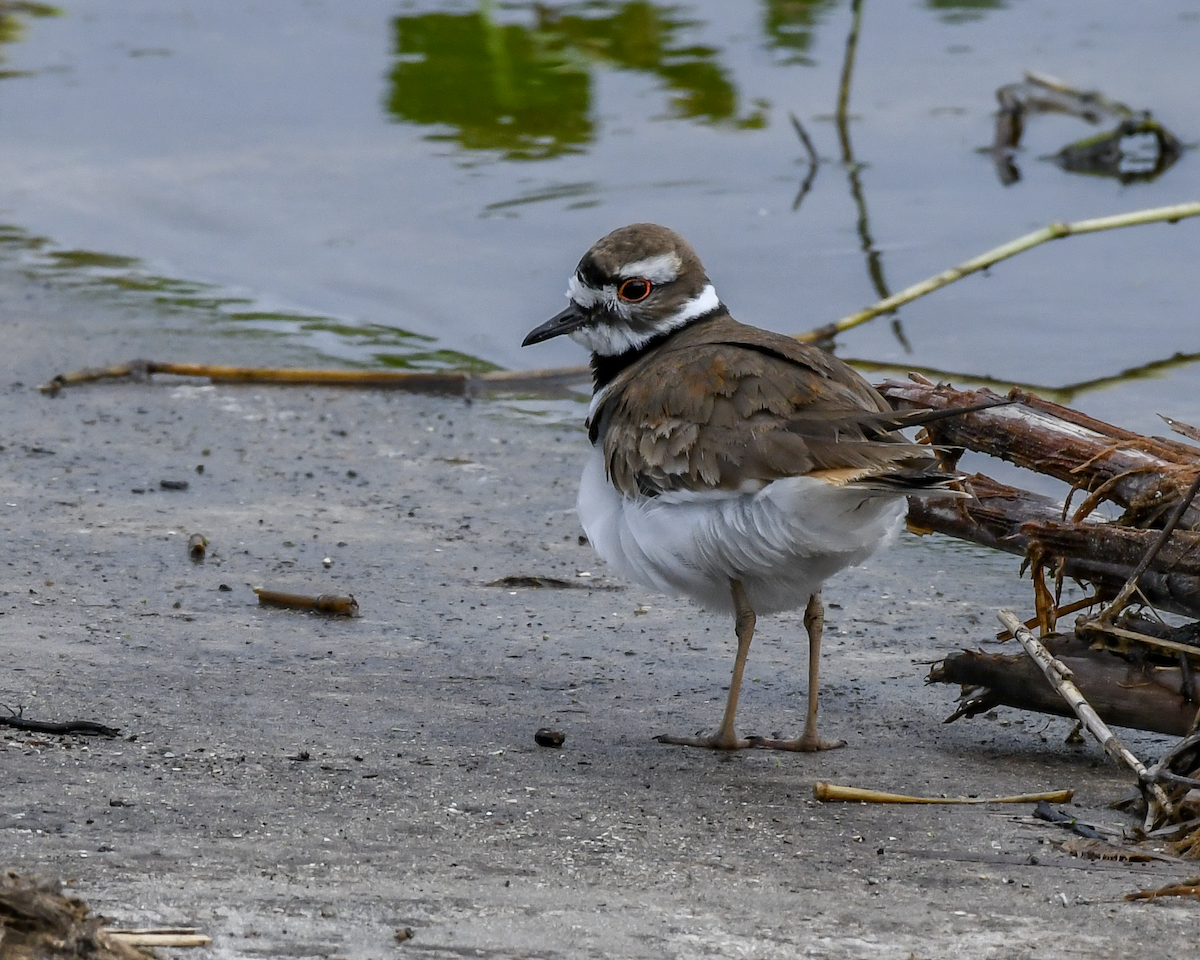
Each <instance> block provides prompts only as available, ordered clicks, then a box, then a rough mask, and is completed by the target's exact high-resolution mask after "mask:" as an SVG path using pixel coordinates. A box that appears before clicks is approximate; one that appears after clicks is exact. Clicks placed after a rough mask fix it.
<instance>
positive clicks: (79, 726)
mask: <svg viewBox="0 0 1200 960" xmlns="http://www.w3.org/2000/svg"><path fill="white" fill-rule="evenodd" d="M22 712H23V711H21V710H17V711H15V712H14V711H12V710H11V709H10V710H9V715H8V716H7V717H6V716H4V715H2V714H0V726H4V727H12V728H13V729H15V730H25V731H27V732H29V733H53V734H65V733H79V734H83V735H84V736H88V737H115V736H118V735H120V733H121V728H120V727H110V726H107V725H106V724H103V723H96V722H95V721H94V720H63V721H55V720H30V719H29V718H27V717H25V716H23V715H22Z"/></svg>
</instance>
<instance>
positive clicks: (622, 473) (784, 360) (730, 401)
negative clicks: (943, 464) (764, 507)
mask: <svg viewBox="0 0 1200 960" xmlns="http://www.w3.org/2000/svg"><path fill="white" fill-rule="evenodd" d="M893 417H894V415H893V414H892V412H891V409H890V408H889V407H888V405H887V403H886V401H885V400H884V399H883V398H882V397H881V396H880V395H879V394H878V393H877V392H876V391H875V389H874V388H873V387H872V386H871V385H870V384H869V383H867V382H866V380H864V379H863V378H862V377H860V376H859V375H858V374H857V373H855V372H854V371H853V370H851V369H850V368H849V367H847V366H846V365H845V364H844V363H842V362H841V361H839V360H837V359H836V358H834V357H831V356H829V355H828V354H826V353H824V352H823V351H821V350H818V349H816V348H814V347H807V346H804V345H802V344H799V343H797V342H796V341H794V340H792V339H790V338H788V337H784V336H781V335H779V334H774V333H770V332H768V331H764V330H759V329H757V328H754V327H747V326H744V325H743V324H739V323H737V322H736V321H734V320H732V319H730V318H728V317H718V318H714V319H713V320H710V321H707V322H705V323H702V324H697V325H696V326H695V327H690V328H687V329H685V330H683V331H680V333H678V334H676V335H675V336H673V337H672V338H671V339H670V340H669V341H668V342H667V343H666V344H664V345H663V346H662V347H661V348H659V349H658V350H654V351H651V352H650V353H649V354H648V355H647V356H645V357H642V358H641V359H639V360H637V361H635V362H634V363H633V364H631V365H630V366H629V367H627V368H626V369H625V370H623V371H622V372H621V374H620V375H618V376H617V377H616V378H615V379H614V380H613V381H612V383H610V384H609V386H608V392H607V394H606V396H605V398H604V400H603V402H602V404H601V406H600V408H599V409H598V410H597V411H595V413H594V415H593V428H592V429H593V431H594V433H595V434H596V435H597V436H598V438H599V440H600V442H602V443H603V445H604V456H605V462H606V465H607V469H608V474H609V477H610V479H611V480H612V482H613V483H614V484H615V486H616V487H617V488H618V489H619V490H620V491H621V492H622V493H624V494H625V495H626V496H636V495H638V494H641V495H643V496H654V495H657V494H659V493H662V492H664V491H668V490H695V489H702V488H709V487H718V488H724V489H746V488H754V487H757V486H761V485H762V484H764V483H767V482H770V481H772V480H777V479H779V478H781V477H786V476H795V475H799V474H807V473H815V474H818V475H821V476H824V477H825V478H826V479H828V480H830V482H834V483H848V482H864V481H869V482H872V483H876V484H878V483H885V484H897V485H900V486H904V485H906V483H907V482H912V483H919V482H920V481H919V480H918V477H925V478H926V479H925V481H924V482H925V483H926V484H928V475H929V473H930V472H931V471H932V472H934V473H935V474H936V472H937V469H936V468H937V463H936V457H935V456H934V454H933V452H932V451H931V450H930V449H929V448H928V447H926V446H921V445H917V444H913V443H909V442H908V441H907V440H905V438H904V437H903V436H901V435H899V434H896V433H891V432H889V431H890V428H891V426H892V425H893V424H892V420H893ZM943 476H944V475H943Z"/></svg>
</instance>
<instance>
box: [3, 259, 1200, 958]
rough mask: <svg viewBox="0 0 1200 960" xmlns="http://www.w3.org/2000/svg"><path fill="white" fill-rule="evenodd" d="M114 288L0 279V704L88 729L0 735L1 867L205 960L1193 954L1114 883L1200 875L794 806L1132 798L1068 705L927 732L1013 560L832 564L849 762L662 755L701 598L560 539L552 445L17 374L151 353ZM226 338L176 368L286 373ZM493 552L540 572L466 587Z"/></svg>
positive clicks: (720, 673) (565, 455) (565, 474)
mask: <svg viewBox="0 0 1200 960" xmlns="http://www.w3.org/2000/svg"><path fill="white" fill-rule="evenodd" d="M105 309H108V308H105V307H104V306H103V305H102V304H100V305H98V304H96V303H92V302H87V301H83V300H80V299H76V298H75V297H74V296H72V295H68V294H63V293H59V292H54V291H46V290H43V289H41V288H36V287H30V286H28V285H27V284H24V283H23V282H22V281H21V280H20V278H14V277H9V278H8V279H7V280H6V281H5V283H4V285H3V290H2V292H0V310H2V311H3V316H4V319H3V323H4V324H5V327H6V329H7V330H8V332H9V340H10V343H9V344H8V349H7V352H6V356H5V357H4V358H3V359H2V360H0V374H2V378H0V397H2V398H3V400H2V403H3V410H4V418H3V423H4V429H3V436H2V438H0V444H2V446H3V449H2V450H0V489H2V496H0V511H2V512H0V517H2V518H3V519H2V521H0V532H2V534H3V551H2V558H0V559H2V562H0V702H3V703H5V704H7V705H9V706H13V707H16V706H22V707H24V710H25V714H26V716H29V717H33V718H37V719H53V720H67V719H90V720H99V721H101V722H104V723H109V724H113V725H117V726H119V727H120V728H121V736H120V738H119V739H115V740H106V739H98V738H86V737H75V736H42V735H36V734H29V733H25V732H19V731H14V730H2V729H0V780H2V781H3V790H2V791H0V855H2V862H0V867H7V868H12V869H15V870H18V871H20V872H25V873H33V872H40V873H43V874H48V875H51V876H58V877H61V878H64V879H68V878H70V879H71V880H72V883H73V892H74V893H76V894H77V895H79V896H82V897H84V898H86V899H87V900H88V901H89V903H91V905H92V906H93V908H94V909H96V910H98V911H101V912H103V913H105V914H106V915H108V916H110V917H113V918H115V919H116V920H118V921H120V922H122V923H126V924H136V925H139V926H142V925H153V924H159V925H165V924H173V925H174V924H188V925H196V926H199V927H200V928H201V929H202V930H203V931H204V932H206V933H208V934H210V935H211V936H212V937H213V946H212V948H211V950H190V951H182V952H179V953H178V955H180V956H187V957H189V958H198V960H200V958H204V957H207V956H214V957H246V956H251V957H253V956H286V957H309V956H312V957H333V956H343V957H355V958H358V957H363V958H366V957H382V956H393V955H411V956H425V957H496V958H507V957H539V958H542V957H544V958H558V957H562V958H575V957H639V958H640V957H645V958H662V957H672V958H674V957H680V958H682V957H710V956H711V957H746V958H760V957H761V958H777V957H797V956H819V957H824V958H840V957H847V958H850V957H855V958H857V957H873V958H874V957H878V958H887V960H891V958H895V960H904V958H908V957H920V958H951V957H966V956H969V957H974V958H1005V960H1014V958H1026V957H1028V958H1033V957H1036V958H1039V960H1050V958H1068V957H1096V958H1106V957H1125V956H1130V955H1132V954H1133V953H1134V952H1135V951H1136V952H1141V951H1142V950H1143V949H1144V947H1143V945H1144V944H1148V943H1153V944H1154V945H1155V948H1156V952H1157V953H1158V954H1159V955H1161V956H1169V957H1183V956H1190V955H1194V954H1193V953H1192V951H1194V943H1195V939H1194V932H1195V927H1194V918H1195V904H1194V903H1188V902H1179V901H1175V902H1170V901H1161V902H1155V903H1150V904H1147V903H1137V904H1133V903H1125V902H1123V901H1122V899H1121V897H1122V895H1123V894H1124V893H1126V892H1129V891H1132V890H1135V889H1138V888H1148V887H1155V886H1159V885H1162V884H1165V883H1169V882H1175V881H1178V880H1180V879H1182V878H1184V877H1185V876H1187V875H1188V874H1189V873H1194V872H1196V870H1195V868H1194V867H1189V866H1187V865H1182V864H1164V863H1158V864H1149V865H1146V864H1129V863H1118V862H1089V861H1081V860H1077V859H1074V858H1072V857H1071V856H1070V855H1068V854H1067V853H1065V852H1062V851H1060V850H1058V849H1057V848H1056V846H1055V844H1056V843H1057V842H1058V841H1060V840H1061V839H1063V838H1064V837H1065V835H1064V834H1061V833H1059V832H1056V829H1055V828H1051V827H1049V826H1046V825H1040V824H1031V823H1028V822H1024V821H1023V820H1022V819H1014V817H1018V818H1027V817H1028V815H1029V814H1030V812H1031V809H1030V807H1028V806H1024V807H1020V808H1016V809H1013V808H997V807H990V808H980V807H944V808H939V807H920V806H906V807H894V806H868V805H859V804H854V805H845V804H825V805H822V804H818V803H816V802H814V801H813V800H812V798H811V797H812V785H813V782H814V781H816V780H828V781H833V782H837V783H844V784H853V785H857V786H867V787H873V788H877V789H884V790H891V791H898V792H907V793H918V794H942V793H945V794H948V795H957V794H992V795H996V794H1011V793H1021V792H1027V791H1032V790H1040V789H1049V788H1057V787H1073V788H1075V790H1076V791H1077V793H1076V805H1075V807H1074V809H1075V811H1076V812H1077V813H1078V815H1079V816H1080V818H1082V819H1085V820H1090V821H1093V822H1099V823H1103V824H1112V825H1120V824H1122V823H1125V822H1127V821H1126V820H1125V819H1124V818H1123V816H1122V815H1120V814H1118V813H1115V812H1113V811H1110V810H1108V809H1106V806H1105V805H1106V804H1107V803H1108V802H1110V801H1112V800H1114V799H1117V798H1118V797H1120V796H1122V795H1124V794H1125V793H1126V792H1127V791H1128V788H1129V783H1130V781H1129V778H1128V777H1127V776H1126V775H1125V774H1123V773H1122V772H1121V771H1120V770H1118V769H1116V768H1115V767H1114V766H1112V765H1111V764H1110V763H1109V762H1108V761H1107V760H1106V759H1104V757H1103V756H1102V754H1101V753H1100V751H1099V750H1098V749H1097V748H1096V747H1095V746H1094V745H1091V744H1089V745H1086V746H1082V747H1079V746H1067V745H1064V743H1063V740H1064V737H1065V735H1066V734H1067V732H1068V731H1069V729H1070V724H1068V723H1067V722H1066V721H1062V720H1050V719H1047V718H1044V717H1038V716H1033V715H1026V714H1020V713H1017V712H1015V711H1000V712H999V713H998V715H996V716H994V717H992V718H990V719H987V718H978V719H975V720H970V721H959V722H957V723H954V724H951V725H948V726H946V725H943V723H942V720H943V719H944V717H945V716H947V715H948V714H949V713H950V711H951V710H952V708H953V699H954V693H955V691H954V690H953V689H951V688H948V687H928V688H927V687H925V686H924V685H923V682H922V680H923V677H924V675H925V673H926V672H927V664H928V662H929V661H933V660H936V659H938V658H939V657H940V656H942V655H943V654H945V653H946V652H949V651H952V650H954V649H957V648H958V647H960V646H963V645H974V644H977V643H980V642H983V641H985V640H986V639H987V638H988V637H989V636H991V635H992V634H993V633H994V631H995V628H996V627H995V620H994V610H995V608H996V607H997V606H1000V605H1004V604H1014V605H1018V606H1019V607H1020V608H1022V609H1023V608H1024V607H1025V606H1028V601H1029V598H1030V590H1029V586H1028V582H1027V581H1026V582H1024V583H1022V582H1019V581H1018V580H1017V576H1016V568H1017V562H1016V561H1015V560H1014V559H1012V558H1008V557H1000V556H996V555H992V554H989V553H987V552H984V551H982V550H977V549H974V548H970V547H966V546H964V545H961V544H957V543H954V542H951V541H948V540H944V539H939V538H925V539H917V538H915V537H911V536H905V537H904V538H903V539H902V540H901V541H900V542H899V543H898V544H896V545H895V546H894V547H893V548H892V549H890V550H889V551H888V552H886V553H884V554H882V555H881V556H879V557H878V558H876V559H875V560H873V561H872V562H871V563H870V564H868V565H866V566H864V567H862V568H859V569H856V570H854V571H851V572H849V573H848V574H846V575H844V576H842V577H840V578H839V579H837V580H836V581H834V582H833V583H831V584H830V585H829V587H828V588H827V591H826V600H827V603H828V604H829V610H828V624H827V634H826V636H827V642H826V648H825V656H824V663H823V674H822V690H821V708H822V710H821V714H822V728H823V732H824V733H825V734H827V735H829V736H840V737H842V738H845V739H846V740H848V741H849V746H848V747H846V748H845V749H843V750H839V751H835V752H832V753H826V754H821V755H815V756H802V755H796V756H794V755H779V754H776V753H772V752H766V751H762V752H753V751H747V752H742V753H739V754H736V755H733V756H724V755H714V754H711V753H707V752H703V751H698V750H690V749H683V748H677V747H666V746H662V745H660V744H658V743H656V742H655V741H654V740H653V739H652V737H653V736H654V735H655V734H659V733H663V732H673V733H691V732H693V731H699V730H702V729H707V728H711V727H712V726H714V725H715V724H716V722H717V720H718V718H719V715H720V710H721V706H722V703H723V698H724V688H725V685H726V683H727V682H728V672H729V669H730V666H731V662H732V629H731V624H729V623H727V622H725V621H724V620H722V619H720V618H717V617H713V616H709V615H707V614H705V613H702V612H699V611H697V610H696V609H694V608H693V607H692V606H691V605H689V604H688V603H687V602H685V601H681V600H676V599H671V598H666V597H662V596H658V595H655V594H653V593H651V592H648V591H645V590H642V589H641V588H636V587H630V586H626V585H624V584H621V583H619V582H615V581H613V580H611V579H610V578H608V577H607V576H606V573H605V570H604V568H603V566H602V564H600V562H599V561H598V560H596V559H595V558H594V557H593V555H592V553H591V551H590V549H589V548H588V547H587V546H586V545H583V544H581V543H580V540H579V529H578V526H577V523H576V520H575V517H574V512H573V508H572V505H573V501H574V495H575V483H576V478H577V474H578V470H579V467H580V465H581V462H582V456H583V453H584V447H585V440H584V437H583V435H582V433H581V431H580V430H578V429H577V428H575V427H564V426H562V425H555V424H538V423H535V422H533V421H532V418H528V417H524V418H523V417H519V416H516V415H514V414H513V413H512V412H511V410H510V409H509V408H508V407H506V406H504V405H502V404H496V403H486V402H477V403H475V404H470V405H468V404H464V403H463V402H461V401H456V400H447V399H437V398H427V397H413V396H403V395H394V394H383V393H366V392H362V393H360V392H337V391H326V390H310V389H270V388H259V387H244V388H233V387H223V386H222V387H212V386H204V385H199V384H196V383H184V382H181V381H177V382H169V381H167V380H159V381H156V382H155V383H153V384H128V383H126V384H113V385H104V386H92V387H82V388H77V389H72V390H69V391H67V392H65V393H64V394H63V395H61V396H60V397H58V398H57V399H48V398H46V397H43V396H42V395H41V394H39V393H38V392H37V391H36V389H35V388H36V385H37V384H38V383H40V382H43V381H45V380H47V379H49V377H50V376H51V375H53V374H54V373H56V372H59V371H61V370H63V369H70V368H74V367H79V366H85V365H89V364H95V363H99V362H111V361H118V360H124V359H129V358H131V357H133V356H135V355H139V354H140V355H146V354H149V355H155V354H157V355H159V356H161V355H162V351H163V350H164V349H167V348H168V347H178V345H179V341H178V339H174V340H172V339H170V338H166V339H164V338H163V337H162V336H159V335H158V334H156V333H155V331H154V329H153V324H152V323H151V322H150V321H147V322H146V324H145V328H146V336H145V338H140V337H139V336H137V335H135V334H130V333H128V332H126V333H121V332H120V330H128V329H129V327H128V325H125V326H121V325H120V324H115V323H114V324H113V325H112V326H111V327H106V326H105V325H104V323H103V322H102V321H103V316H100V317H99V318H98V319H97V316H96V315H97V314H103V311H104V310H105ZM151 319H152V318H151ZM47 331H54V334H53V335H52V336H51V335H48V333H47ZM63 331H68V335H63ZM89 331H93V332H89ZM94 331H102V332H100V333H97V332H94ZM103 331H109V332H103ZM156 336H158V339H155V338H156ZM196 349H198V348H196V347H195V346H194V345H193V350H194V351H195V350H196ZM226 349H227V353H228V355H226V356H222V357H203V356H195V355H191V356H179V355H176V356H173V357H168V358H167V359H188V360H200V359H213V360H217V359H220V360H225V361H234V362H237V361H239V360H242V361H244V362H254V363H269V362H277V363H284V362H289V360H290V358H288V357H286V356H283V355H271V354H270V353H269V350H268V351H267V353H266V354H265V355H264V352H263V349H264V348H263V347H262V345H254V344H250V345H245V344H242V345H239V344H236V343H235V344H233V345H232V346H229V347H227V348H226ZM239 351H242V353H241V354H239ZM200 466H203V473H200V472H198V467H200ZM162 480H186V481H188V488H187V489H186V490H182V491H168V490H163V489H162V488H161V487H160V483H161V481H162ZM195 532H200V533H203V534H205V535H206V536H207V537H208V538H209V540H210V546H209V554H208V557H207V559H206V560H205V561H204V562H203V563H199V564H197V563H193V562H192V561H190V560H189V559H188V555H187V538H188V535H189V534H191V533H195ZM516 575H523V576H543V577H556V578H560V579H563V580H566V581H568V582H569V583H570V584H572V588H570V589H559V590H552V589H544V588H543V589H536V588H521V589H514V588H505V587H496V586H488V584H489V583H490V582H492V581H495V580H497V579H498V578H502V577H507V576H516ZM257 585H266V586H270V587H273V588H276V589H282V590H291V591H295V592H303V593H313V594H316V593H352V594H354V596H355V597H356V598H357V599H358V602H359V604H360V606H361V609H362V617H361V618H359V619H356V620H332V619H324V618H319V617H316V616H312V615H308V614H304V613H296V612H291V611H286V610H275V609H264V608H260V607H259V606H258V605H257V603H256V598H255V595H254V593H253V592H252V589H251V588H252V587H253V586H257ZM804 651H805V647H804V642H803V627H802V625H801V622H800V614H799V612H796V613H794V614H791V615H783V616H779V617H774V618H763V619H762V620H760V624H759V637H758V639H757V640H756V642H755V646H754V648H753V650H752V652H751V660H750V664H749V667H748V671H747V677H748V682H747V684H746V691H745V694H744V696H743V701H742V708H741V726H742V729H743V730H744V731H745V732H759V733H772V732H775V731H779V732H783V733H794V732H796V731H797V730H798V728H799V724H800V720H801V717H802V713H803V708H804V695H805V690H804V656H805V653H804ZM544 726H549V727H554V728H557V729H559V730H561V731H563V732H564V733H565V734H566V742H565V744H564V745H563V747H562V748H561V749H547V748H543V747H539V746H537V745H536V744H535V743H534V740H533V734H534V731H535V730H537V729H538V728H539V727H544ZM1164 742H1165V741H1162V740H1159V739H1156V738H1151V737H1139V736H1136V735H1135V736H1133V737H1131V743H1132V745H1133V747H1134V749H1135V750H1138V751H1139V752H1140V753H1142V755H1143V756H1144V757H1146V758H1149V757H1152V756H1153V755H1154V753H1155V752H1156V751H1159V750H1161V749H1162V746H1163V744H1164ZM405 928H408V929H410V930H411V931H412V938H411V939H409V940H407V941H405V942H404V943H398V942H396V940H395V939H394V935H395V933H396V931H398V930H402V929H405Z"/></svg>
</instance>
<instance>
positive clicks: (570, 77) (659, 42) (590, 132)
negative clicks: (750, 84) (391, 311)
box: [386, 0, 809, 160]
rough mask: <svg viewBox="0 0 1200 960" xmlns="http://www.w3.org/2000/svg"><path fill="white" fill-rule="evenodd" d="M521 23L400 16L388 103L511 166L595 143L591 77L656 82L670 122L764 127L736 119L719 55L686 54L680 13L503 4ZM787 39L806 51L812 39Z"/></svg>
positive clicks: (491, 14) (635, 7) (641, 7)
mask: <svg viewBox="0 0 1200 960" xmlns="http://www.w3.org/2000/svg"><path fill="white" fill-rule="evenodd" d="M779 6H785V7H786V6H804V7H807V6H809V5H808V4H779ZM514 12H519V13H524V14H527V15H528V22H527V23H500V22H497V18H496V10H495V9H494V8H493V7H492V4H490V3H488V2H484V3H481V4H480V7H479V9H478V10H477V11H475V12H472V13H417V14H403V15H401V16H398V17H396V18H395V20H394V21H393V28H394V31H395V53H396V65H395V67H393V69H392V73H391V77H390V86H389V90H388V96H387V102H386V107H387V110H388V112H389V113H390V114H391V115H392V117H393V118H394V119H396V120H399V121H404V122H409V123H419V124H427V125H444V126H447V127H450V128H451V130H452V132H449V133H443V134H433V135H431V136H430V139H433V140H450V141H453V142H455V143H457V144H459V145H460V146H462V147H464V148H466V149H468V150H481V149H487V150H499V151H501V152H502V153H503V155H504V157H505V158H506V159H509V160H541V159H545V158H548V157H554V156H559V155H561V154H564V153H574V152H580V151H581V150H582V149H583V148H584V146H585V145H586V144H588V143H590V142H591V141H592V140H593V139H594V137H595V129H594V124H593V121H592V117H591V110H592V70H593V69H595V68H596V67H606V68H609V69H616V70H636V71H639V72H643V73H649V74H653V75H654V76H656V77H658V78H659V79H660V80H662V82H663V85H664V86H665V88H666V89H667V90H669V91H670V92H671V98H670V104H671V113H672V115H673V116H675V117H682V118H687V119H693V120H698V121H701V122H704V123H720V124H728V125H731V126H734V127H739V128H756V127H762V126H765V125H766V116H765V112H764V111H765V109H766V106H767V105H766V104H765V103H761V102H758V103H756V104H755V109H754V110H752V111H750V112H749V113H746V114H743V115H739V112H738V111H739V107H738V94H737V89H736V87H735V86H734V85H733V83H732V81H731V80H730V79H729V77H728V75H727V73H726V70H725V69H724V68H723V67H722V66H721V64H720V63H719V62H718V59H717V54H718V51H717V50H715V49H712V48H710V47H703V46H695V45H681V40H680V35H681V34H683V33H684V32H685V31H687V30H688V29H690V28H691V27H693V26H695V24H694V23H693V22H691V21H688V20H684V19H682V18H680V17H679V16H678V11H677V9H676V8H674V7H671V6H668V5H665V4H656V3H648V2H644V0H634V2H626V3H613V2H601V0H590V2H585V3H577V4H571V5H569V6H565V7H561V8H555V9H551V8H547V7H544V6H542V5H541V4H535V3H525V4H506V5H505V7H504V15H505V16H506V17H509V16H512V15H513V14H514ZM792 20H794V18H792ZM789 22H792V21H789ZM781 29H782V28H781ZM781 36H782V34H781ZM788 36H790V37H793V38H801V37H802V38H803V40H802V41H801V40H799V39H795V40H793V41H792V42H796V43H802V45H803V46H806V45H807V43H808V35H807V34H806V33H791V34H788Z"/></svg>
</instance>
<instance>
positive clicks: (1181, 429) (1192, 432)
mask: <svg viewBox="0 0 1200 960" xmlns="http://www.w3.org/2000/svg"><path fill="white" fill-rule="evenodd" d="M1159 416H1160V417H1161V418H1162V419H1163V421H1164V422H1165V423H1166V425H1167V426H1168V427H1170V428H1171V429H1172V430H1174V431H1175V432H1176V433H1178V434H1179V435H1180V436H1183V437H1187V438H1188V439H1189V440H1200V429H1197V428H1196V427H1193V426H1192V425H1191V424H1190V423H1182V422H1181V421H1179V420H1172V419H1171V418H1170V417H1168V416H1167V415H1166V414H1162V413H1160V414H1159Z"/></svg>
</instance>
